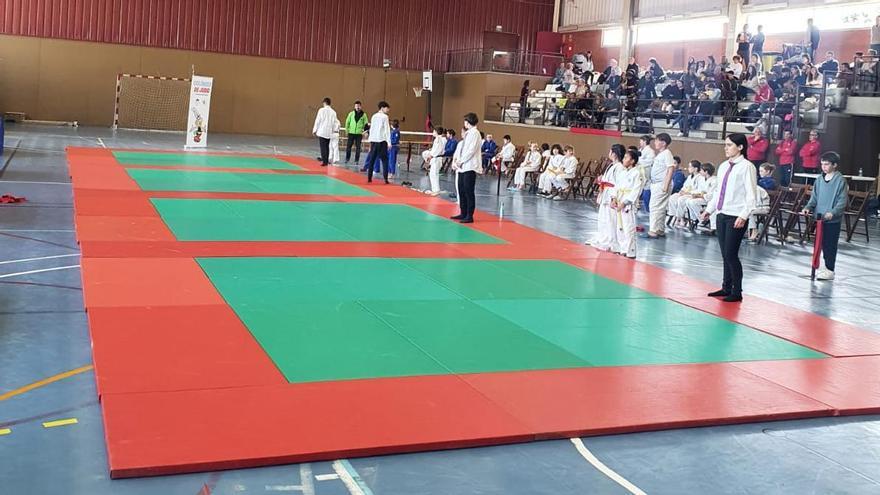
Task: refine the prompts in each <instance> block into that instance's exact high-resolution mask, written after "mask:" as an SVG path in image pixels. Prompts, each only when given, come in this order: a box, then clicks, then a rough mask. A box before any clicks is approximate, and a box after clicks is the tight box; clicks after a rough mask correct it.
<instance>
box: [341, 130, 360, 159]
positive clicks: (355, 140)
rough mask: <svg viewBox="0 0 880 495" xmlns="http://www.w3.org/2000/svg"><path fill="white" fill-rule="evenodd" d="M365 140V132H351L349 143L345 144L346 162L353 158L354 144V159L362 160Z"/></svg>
mask: <svg viewBox="0 0 880 495" xmlns="http://www.w3.org/2000/svg"><path fill="white" fill-rule="evenodd" d="M363 140H364V135H363V134H349V135H348V144H346V145H345V163H348V162H349V160H351V147H352V145H354V147H355V148H354V161H355V162H359V161H361V141H363Z"/></svg>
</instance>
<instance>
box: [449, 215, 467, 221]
mask: <svg viewBox="0 0 880 495" xmlns="http://www.w3.org/2000/svg"><path fill="white" fill-rule="evenodd" d="M449 218H451V219H453V220H462V219H464V215H455V216H452V217H449Z"/></svg>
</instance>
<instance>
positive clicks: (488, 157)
mask: <svg viewBox="0 0 880 495" xmlns="http://www.w3.org/2000/svg"><path fill="white" fill-rule="evenodd" d="M497 151H498V143H496V142H495V139H494V138H493V137H492V135H491V134H486V139H484V140H483V144H482V146H480V153H481V154H482V157H483V171H488V170H489V162H491V161H492V158H495V155H496V154H497Z"/></svg>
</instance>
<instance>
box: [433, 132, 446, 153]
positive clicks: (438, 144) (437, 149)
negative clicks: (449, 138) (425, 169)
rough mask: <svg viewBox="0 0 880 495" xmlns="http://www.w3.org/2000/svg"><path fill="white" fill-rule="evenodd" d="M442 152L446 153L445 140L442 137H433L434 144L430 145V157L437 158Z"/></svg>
mask: <svg viewBox="0 0 880 495" xmlns="http://www.w3.org/2000/svg"><path fill="white" fill-rule="evenodd" d="M444 151H446V138H445V137H443V136H437V137H435V138H434V143H433V144H432V145H431V157H432V158H437V157H438V156H440V155H442V154H443V152H444Z"/></svg>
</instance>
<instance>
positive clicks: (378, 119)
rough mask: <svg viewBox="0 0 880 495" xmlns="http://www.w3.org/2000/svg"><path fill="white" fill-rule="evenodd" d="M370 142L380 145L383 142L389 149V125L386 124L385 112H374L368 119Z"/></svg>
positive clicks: (386, 116)
mask: <svg viewBox="0 0 880 495" xmlns="http://www.w3.org/2000/svg"><path fill="white" fill-rule="evenodd" d="M369 140H370V142H371V143H381V142H382V141H385V142H386V143H388V147H389V148H390V147H391V124H389V123H388V115H386V114H385V112H381V111H380V112H376V113H374V114H373V118H372V119H370V139H369Z"/></svg>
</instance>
